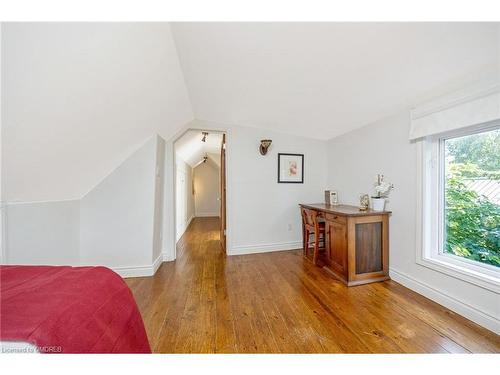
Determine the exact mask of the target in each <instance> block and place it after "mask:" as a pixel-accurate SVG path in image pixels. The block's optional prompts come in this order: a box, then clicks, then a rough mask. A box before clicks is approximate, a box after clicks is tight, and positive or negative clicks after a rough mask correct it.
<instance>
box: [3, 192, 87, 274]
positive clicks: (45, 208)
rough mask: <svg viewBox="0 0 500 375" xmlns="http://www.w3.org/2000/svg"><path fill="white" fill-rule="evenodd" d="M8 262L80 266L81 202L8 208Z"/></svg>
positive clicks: (23, 205)
mask: <svg viewBox="0 0 500 375" xmlns="http://www.w3.org/2000/svg"><path fill="white" fill-rule="evenodd" d="M6 234H7V235H6V249H7V250H8V251H7V252H6V259H4V262H5V263H9V264H48V265H50V264H52V265H64V264H72V265H76V264H79V234H80V202H79V201H78V200H74V201H61V202H45V203H21V204H12V205H8V206H7V220H6Z"/></svg>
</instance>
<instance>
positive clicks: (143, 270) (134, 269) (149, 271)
mask: <svg viewBox="0 0 500 375" xmlns="http://www.w3.org/2000/svg"><path fill="white" fill-rule="evenodd" d="M163 261H164V254H163V253H162V254H160V255H159V256H158V257H157V258H156V259H155V260H154V262H153V264H151V265H149V266H126V267H110V268H111V269H112V270H113V271H115V272H116V273H117V274H118V275H120V276H121V277H123V278H127V277H145V276H154V274H155V273H156V271H158V268H160V266H161V264H162V262H163Z"/></svg>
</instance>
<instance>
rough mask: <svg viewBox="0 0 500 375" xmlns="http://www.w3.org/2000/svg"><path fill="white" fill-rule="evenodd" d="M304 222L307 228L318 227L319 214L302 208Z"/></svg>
mask: <svg viewBox="0 0 500 375" xmlns="http://www.w3.org/2000/svg"><path fill="white" fill-rule="evenodd" d="M302 220H303V221H304V225H305V226H306V227H316V226H317V225H318V212H317V211H315V210H309V209H308V208H302Z"/></svg>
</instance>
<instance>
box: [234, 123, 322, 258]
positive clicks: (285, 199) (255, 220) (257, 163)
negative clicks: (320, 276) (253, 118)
mask: <svg viewBox="0 0 500 375" xmlns="http://www.w3.org/2000/svg"><path fill="white" fill-rule="evenodd" d="M267 138H269V139H272V141H273V143H272V145H271V148H270V149H269V151H268V154H267V155H266V156H262V155H260V153H259V145H260V140H261V139H267ZM279 152H282V153H296V154H304V183H303V184H283V183H282V184H278V182H277V179H278V171H277V170H278V156H277V155H278V153H279ZM227 155H228V166H229V168H230V171H228V187H227V189H228V192H227V194H228V204H230V205H231V207H230V217H229V218H228V219H229V223H228V225H229V226H230V228H231V229H230V230H231V238H232V239H233V242H232V243H231V244H230V246H229V249H228V254H243V253H252V252H261V251H274V250H288V249H296V248H300V247H302V224H301V217H300V210H299V206H298V205H299V203H301V202H309V203H311V202H322V201H323V196H324V189H325V186H326V170H327V167H326V142H324V141H318V140H314V139H310V138H304V137H297V136H292V135H286V134H282V133H277V132H272V131H269V130H259V129H253V128H247V127H233V128H231V134H230V137H229V139H228V145H227Z"/></svg>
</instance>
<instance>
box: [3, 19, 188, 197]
mask: <svg viewBox="0 0 500 375" xmlns="http://www.w3.org/2000/svg"><path fill="white" fill-rule="evenodd" d="M192 119H193V113H192V110H191V104H190V102H189V97H188V94H187V90H186V87H185V84H184V78H183V75H182V71H181V68H180V65H179V60H178V57H177V53H176V49H175V44H174V42H173V39H172V35H171V32H170V25H169V24H166V23H13V24H12V23H9V24H5V23H4V24H2V131H3V134H2V146H3V147H2V151H3V158H2V163H3V168H2V176H3V178H2V181H3V182H4V187H5V188H4V191H3V193H4V194H5V195H4V199H5V200H7V201H45V200H62V199H75V198H81V197H82V196H83V195H84V194H85V193H87V192H88V191H89V190H90V189H91V188H93V187H94V186H95V185H96V184H97V183H99V182H100V181H101V180H102V179H103V178H104V177H105V176H107V175H108V174H109V173H110V172H112V171H113V170H114V169H115V168H116V167H118V166H119V165H120V164H121V163H122V162H123V161H124V160H125V159H126V158H127V157H128V156H130V155H131V154H132V153H133V152H134V151H135V150H136V149H137V148H138V147H140V146H141V145H142V144H143V143H144V142H145V141H146V140H147V139H148V138H149V137H151V136H152V135H153V134H155V133H157V134H159V135H161V136H162V137H164V138H165V139H169V138H170V137H172V136H173V135H174V134H175V133H177V132H178V131H179V129H180V128H181V127H182V126H184V125H185V124H186V123H188V122H189V121H191V120H192Z"/></svg>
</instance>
